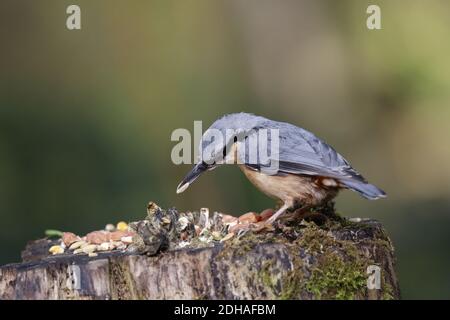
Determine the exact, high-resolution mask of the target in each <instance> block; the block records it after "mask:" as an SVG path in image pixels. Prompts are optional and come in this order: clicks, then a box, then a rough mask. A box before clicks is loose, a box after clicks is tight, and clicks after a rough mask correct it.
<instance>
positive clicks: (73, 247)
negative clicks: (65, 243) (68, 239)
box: [69, 240, 86, 250]
mask: <svg viewBox="0 0 450 320" xmlns="http://www.w3.org/2000/svg"><path fill="white" fill-rule="evenodd" d="M85 243H86V242H84V241H83V240H80V241H76V242H74V243H72V244H71V245H70V247H69V250H75V249H78V248H80V247H81V246H82V245H83V244H85Z"/></svg>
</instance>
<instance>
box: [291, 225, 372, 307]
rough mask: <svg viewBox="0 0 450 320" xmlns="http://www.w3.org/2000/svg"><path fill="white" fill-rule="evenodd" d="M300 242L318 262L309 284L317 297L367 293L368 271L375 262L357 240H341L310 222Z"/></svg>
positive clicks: (349, 297)
mask: <svg viewBox="0 0 450 320" xmlns="http://www.w3.org/2000/svg"><path fill="white" fill-rule="evenodd" d="M297 244H298V245H299V246H301V247H302V248H303V249H304V250H305V251H306V252H307V253H308V254H311V255H312V256H313V257H314V259H316V261H317V262H316V264H315V266H314V267H313V269H312V270H311V276H310V277H309V279H308V281H307V282H306V284H305V289H306V290H307V291H308V292H309V293H311V294H312V295H313V296H314V298H316V299H354V298H356V297H357V296H358V295H362V294H363V293H364V290H366V280H367V275H366V273H365V270H366V268H367V266H368V265H369V264H371V263H372V261H371V260H370V259H368V258H367V257H365V256H364V254H363V253H361V252H360V250H358V248H357V247H356V245H355V244H354V243H353V242H351V241H345V240H338V239H336V238H335V237H334V236H333V234H332V233H331V232H330V231H329V230H325V229H322V228H319V227H318V226H317V225H315V224H314V223H308V224H306V228H305V229H303V231H302V235H301V237H300V238H299V240H298V241H297ZM344 258H345V259H344Z"/></svg>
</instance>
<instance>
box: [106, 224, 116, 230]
mask: <svg viewBox="0 0 450 320" xmlns="http://www.w3.org/2000/svg"><path fill="white" fill-rule="evenodd" d="M105 230H106V231H109V232H112V231H114V230H116V227H115V226H114V225H113V224H112V223H108V224H107V225H106V226H105Z"/></svg>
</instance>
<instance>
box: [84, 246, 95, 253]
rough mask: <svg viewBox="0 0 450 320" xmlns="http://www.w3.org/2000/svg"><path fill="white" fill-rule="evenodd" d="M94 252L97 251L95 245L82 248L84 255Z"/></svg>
mask: <svg viewBox="0 0 450 320" xmlns="http://www.w3.org/2000/svg"><path fill="white" fill-rule="evenodd" d="M95 250H97V245H96V244H88V245H87V246H84V247H83V248H82V251H83V252H84V253H88V254H89V253H91V252H94V251H95Z"/></svg>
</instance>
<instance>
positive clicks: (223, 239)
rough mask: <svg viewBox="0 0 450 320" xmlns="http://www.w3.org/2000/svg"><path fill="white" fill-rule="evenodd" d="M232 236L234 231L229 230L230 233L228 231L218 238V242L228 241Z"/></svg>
mask: <svg viewBox="0 0 450 320" xmlns="http://www.w3.org/2000/svg"><path fill="white" fill-rule="evenodd" d="M233 237H234V233H233V232H230V233H228V234H227V235H226V236H225V237H223V238H222V239H221V240H220V242H224V241H228V240H230V239H231V238H233Z"/></svg>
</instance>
